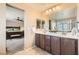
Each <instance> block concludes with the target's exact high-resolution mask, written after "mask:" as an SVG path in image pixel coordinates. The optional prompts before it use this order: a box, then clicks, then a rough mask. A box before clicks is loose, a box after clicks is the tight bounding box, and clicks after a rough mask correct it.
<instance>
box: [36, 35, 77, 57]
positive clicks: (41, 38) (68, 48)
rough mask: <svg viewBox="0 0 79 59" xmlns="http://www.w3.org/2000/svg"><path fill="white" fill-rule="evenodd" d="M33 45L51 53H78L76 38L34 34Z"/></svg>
mask: <svg viewBox="0 0 79 59" xmlns="http://www.w3.org/2000/svg"><path fill="white" fill-rule="evenodd" d="M35 45H36V46H37V47H40V48H42V49H43V50H46V51H47V52H50V53H51V54H53V55H77V54H78V39H72V38H63V37H56V36H50V35H43V34H36V35H35Z"/></svg>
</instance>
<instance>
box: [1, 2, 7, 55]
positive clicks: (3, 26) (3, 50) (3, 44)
mask: <svg viewBox="0 0 79 59" xmlns="http://www.w3.org/2000/svg"><path fill="white" fill-rule="evenodd" d="M5 10H6V6H5V4H3V3H0V55H1V54H6V16H5Z"/></svg>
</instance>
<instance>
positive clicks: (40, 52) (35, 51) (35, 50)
mask: <svg viewBox="0 0 79 59" xmlns="http://www.w3.org/2000/svg"><path fill="white" fill-rule="evenodd" d="M13 55H51V54H50V53H48V52H46V51H44V50H42V49H40V48H37V47H33V48H29V49H26V50H23V51H18V52H17V53H14V54H13Z"/></svg>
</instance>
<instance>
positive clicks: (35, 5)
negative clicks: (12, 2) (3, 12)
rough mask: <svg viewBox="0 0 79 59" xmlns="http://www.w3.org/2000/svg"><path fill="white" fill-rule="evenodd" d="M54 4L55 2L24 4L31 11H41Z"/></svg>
mask: <svg viewBox="0 0 79 59" xmlns="http://www.w3.org/2000/svg"><path fill="white" fill-rule="evenodd" d="M56 4H57V3H27V4H25V5H26V6H27V7H28V8H29V9H31V10H33V11H36V12H42V11H45V10H46V9H48V8H50V7H52V6H54V5H56Z"/></svg>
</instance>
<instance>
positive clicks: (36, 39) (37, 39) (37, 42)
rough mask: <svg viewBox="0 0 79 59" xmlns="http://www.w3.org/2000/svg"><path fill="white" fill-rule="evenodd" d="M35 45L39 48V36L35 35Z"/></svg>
mask: <svg viewBox="0 0 79 59" xmlns="http://www.w3.org/2000/svg"><path fill="white" fill-rule="evenodd" d="M35 45H36V46H37V47H39V46H40V34H35Z"/></svg>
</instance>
